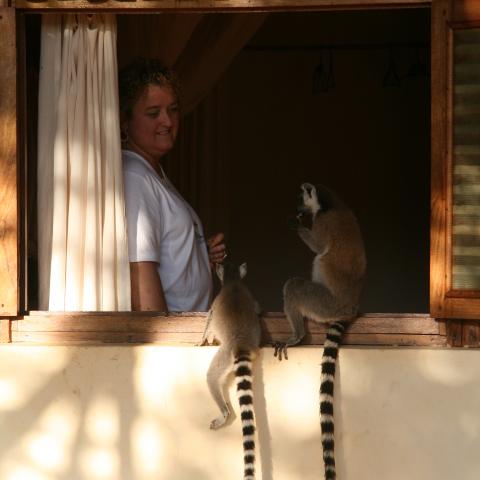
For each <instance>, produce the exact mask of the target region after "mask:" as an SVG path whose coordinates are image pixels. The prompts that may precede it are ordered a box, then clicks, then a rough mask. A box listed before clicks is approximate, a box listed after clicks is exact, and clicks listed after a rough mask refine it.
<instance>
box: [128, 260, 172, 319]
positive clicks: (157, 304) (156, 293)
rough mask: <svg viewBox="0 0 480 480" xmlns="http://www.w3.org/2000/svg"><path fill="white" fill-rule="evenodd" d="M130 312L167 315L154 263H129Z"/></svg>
mask: <svg viewBox="0 0 480 480" xmlns="http://www.w3.org/2000/svg"><path fill="white" fill-rule="evenodd" d="M130 283H131V289H132V310H134V311H155V312H165V313H168V309H167V302H166V301H165V294H164V293H163V287H162V282H161V280H160V276H159V275H158V271H157V264H156V263H155V262H130Z"/></svg>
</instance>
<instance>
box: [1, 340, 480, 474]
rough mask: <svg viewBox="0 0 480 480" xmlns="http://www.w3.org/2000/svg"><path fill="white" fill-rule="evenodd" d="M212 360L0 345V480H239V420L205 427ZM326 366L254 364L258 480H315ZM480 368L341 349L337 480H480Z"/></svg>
mask: <svg viewBox="0 0 480 480" xmlns="http://www.w3.org/2000/svg"><path fill="white" fill-rule="evenodd" d="M214 352H215V347H204V348H198V347H197V348H195V347H176V346H171V347H169V346H99V347H67V346H18V345H5V346H2V347H0V480H59V479H62V480H63V479H64V480H80V479H81V480H84V479H85V480H86V479H88V480H96V479H102V480H103V479H105V480H106V479H108V480H133V479H135V480H153V479H155V480H207V479H208V480H213V479H221V480H230V479H232V480H233V479H235V480H238V479H239V478H241V472H242V452H241V438H240V426H239V421H238V419H236V420H235V421H234V422H233V423H232V424H231V425H230V426H228V427H227V428H225V429H223V430H220V431H217V432H213V431H210V430H209V429H208V425H209V422H210V420H211V419H212V418H213V417H214V416H216V415H217V411H216V407H215V405H214V403H213V401H212V400H211V399H210V397H209V393H208V390H207V386H206V383H205V380H204V378H205V373H206V370H207V368H208V365H209V362H210V360H211V358H212V356H213V354H214ZM320 356H321V349H319V348H309V347H303V348H295V349H291V350H290V351H289V357H290V358H289V360H288V361H283V362H281V363H279V362H278V361H277V360H276V359H274V358H273V353H272V350H271V349H264V350H263V352H262V356H261V358H260V359H259V360H258V362H257V364H256V386H255V394H256V410H257V421H258V430H259V437H260V439H259V447H258V449H259V453H260V454H261V458H259V459H258V461H257V471H258V478H259V479H260V478H262V479H263V480H272V479H275V480H296V479H304V480H310V479H312V480H313V479H315V480H318V479H319V478H322V473H321V472H322V461H321V445H320V442H319V422H318V413H317V412H318V386H319V362H320ZM479 365H480V351H476V350H475V351H474V350H447V349H445V350H428V349H379V348H375V349H367V348H344V349H343V350H342V351H341V355H340V362H339V370H338V382H337V391H336V393H337V402H336V412H335V413H336V418H337V435H336V439H337V463H338V468H337V470H338V478H339V480H367V479H368V480H381V479H386V480H405V479H408V480H453V479H455V480H456V479H461V480H474V479H475V480H477V479H478V478H480V450H479V447H480V373H479V372H480V369H479ZM231 394H232V395H231V396H232V400H233V401H235V396H234V393H233V389H232V390H231ZM234 407H236V405H235V403H234Z"/></svg>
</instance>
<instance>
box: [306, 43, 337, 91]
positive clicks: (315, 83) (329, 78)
mask: <svg viewBox="0 0 480 480" xmlns="http://www.w3.org/2000/svg"><path fill="white" fill-rule="evenodd" d="M334 88H335V77H334V73H333V52H332V48H331V47H329V49H328V57H327V68H326V69H325V68H324V66H323V50H321V51H320V59H319V63H318V65H317V66H316V67H315V70H314V71H313V79H312V93H313V94H314V95H317V94H319V93H326V92H329V91H330V90H333V89H334Z"/></svg>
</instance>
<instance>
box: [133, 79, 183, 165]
mask: <svg viewBox="0 0 480 480" xmlns="http://www.w3.org/2000/svg"><path fill="white" fill-rule="evenodd" d="M179 118H180V112H179V108H178V101H177V98H176V96H175V94H174V93H173V90H172V88H171V87H169V86H159V85H148V86H147V88H146V89H145V91H144V92H143V94H142V96H141V97H140V98H139V99H138V100H137V102H136V103H135V104H134V106H133V108H132V115H131V118H130V119H128V120H127V133H128V143H129V146H130V148H131V149H132V150H134V151H135V152H137V153H138V154H140V155H142V156H143V157H144V158H145V159H146V160H148V161H149V162H150V163H152V162H153V163H154V165H156V164H158V160H159V159H160V157H162V156H163V155H165V154H166V153H168V152H169V151H170V150H171V149H172V147H173V145H174V143H175V138H176V137H177V133H178V124H179Z"/></svg>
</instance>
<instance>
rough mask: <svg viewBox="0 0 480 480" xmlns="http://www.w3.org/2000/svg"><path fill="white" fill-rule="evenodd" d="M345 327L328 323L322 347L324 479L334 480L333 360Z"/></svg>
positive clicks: (321, 403)
mask: <svg viewBox="0 0 480 480" xmlns="http://www.w3.org/2000/svg"><path fill="white" fill-rule="evenodd" d="M344 331H345V327H344V325H343V324H342V323H339V322H333V323H331V324H330V325H328V328H327V338H326V340H325V345H324V348H323V356H322V375H321V377H320V424H321V427H322V447H323V461H324V463H325V480H335V478H336V477H337V474H336V470H335V439H334V419H333V389H334V382H335V362H336V360H337V356H338V345H339V343H340V339H341V337H342V334H343V332H344Z"/></svg>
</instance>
